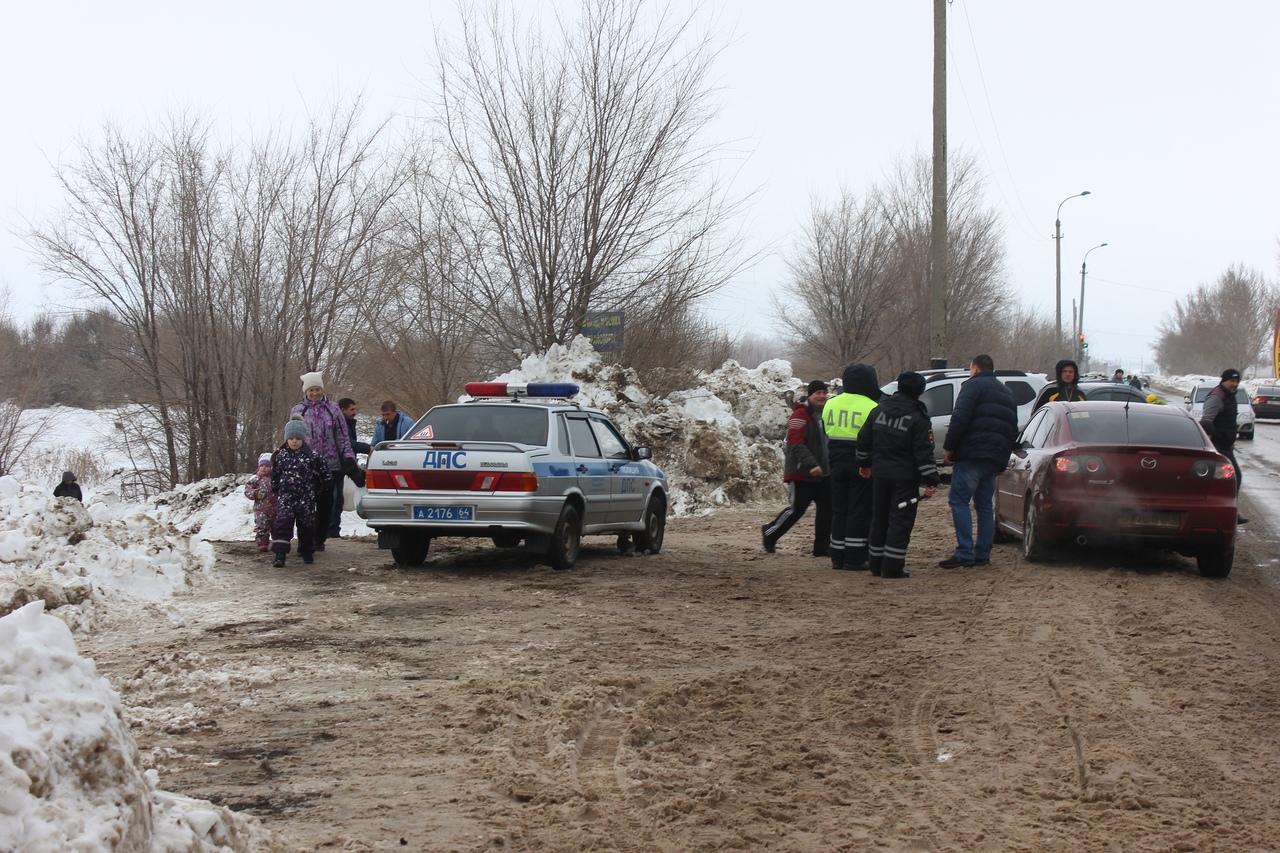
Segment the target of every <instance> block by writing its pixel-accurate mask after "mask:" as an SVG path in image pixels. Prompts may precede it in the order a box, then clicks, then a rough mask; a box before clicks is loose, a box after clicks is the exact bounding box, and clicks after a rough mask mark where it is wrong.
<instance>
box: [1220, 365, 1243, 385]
mask: <svg viewBox="0 0 1280 853" xmlns="http://www.w3.org/2000/svg"><path fill="white" fill-rule="evenodd" d="M1239 378H1240V371H1238V370H1236V369H1235V368H1234V367H1229V368H1227V369H1226V370H1224V371H1222V381H1223V382H1230V381H1231V380H1232V379H1239Z"/></svg>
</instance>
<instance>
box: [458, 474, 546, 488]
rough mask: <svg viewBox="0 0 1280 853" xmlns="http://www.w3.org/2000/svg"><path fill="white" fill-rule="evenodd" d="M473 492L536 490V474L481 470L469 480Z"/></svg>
mask: <svg viewBox="0 0 1280 853" xmlns="http://www.w3.org/2000/svg"><path fill="white" fill-rule="evenodd" d="M471 491H473V492H536V491H538V476H537V475H536V474H531V473H529V472H524V473H507V474H491V473H488V472H481V473H479V474H476V478H475V479H474V480H473V481H472V482H471Z"/></svg>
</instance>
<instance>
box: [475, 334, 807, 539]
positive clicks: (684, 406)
mask: <svg viewBox="0 0 1280 853" xmlns="http://www.w3.org/2000/svg"><path fill="white" fill-rule="evenodd" d="M570 380H572V381H574V382H576V383H577V384H578V385H579V387H580V388H581V390H580V391H579V394H578V397H577V398H576V399H577V400H578V401H579V402H581V403H582V404H584V405H587V406H590V407H592V408H597V409H601V410H603V411H605V412H608V413H609V416H610V417H611V418H612V419H613V421H614V422H615V423H616V424H617V425H618V427H619V429H621V430H622V431H623V432H624V433H625V434H626V436H627V438H628V439H629V440H630V441H631V442H632V443H633V444H635V445H638V446H643V447H648V448H650V449H651V450H652V451H653V458H654V462H656V463H657V464H658V466H659V467H660V468H662V470H663V472H664V473H665V474H666V475H667V479H668V483H669V486H670V491H671V499H672V510H673V511H674V512H675V513H676V514H677V515H686V514H690V513H695V512H699V511H704V510H706V509H709V508H712V507H715V506H722V505H725V504H727V503H730V502H734V503H739V502H746V501H753V500H782V499H784V498H785V492H784V490H783V488H782V442H783V439H784V438H785V436H786V424H787V418H788V416H789V415H790V413H791V410H790V407H789V406H788V405H787V402H786V395H787V394H788V392H790V393H792V394H800V393H803V390H804V383H803V382H801V381H800V380H798V379H796V378H795V377H794V376H792V374H791V365H790V363H789V362H786V361H781V360H774V361H767V362H765V363H764V364H762V365H760V366H759V367H757V368H755V369H754V370H749V369H747V368H744V367H742V366H741V365H740V364H738V363H737V362H736V361H728V362H725V364H724V365H722V366H721V367H720V368H718V369H717V370H714V371H712V372H710V373H702V374H699V385H698V387H696V388H691V389H687V390H683V391H675V392H673V393H671V394H669V395H667V397H666V398H654V397H653V396H652V395H650V394H649V393H648V392H647V391H645V389H644V388H643V387H642V386H641V384H640V381H639V378H638V377H637V376H636V372H635V371H634V370H632V369H629V368H623V367H620V366H618V365H609V364H604V363H603V362H602V361H601V360H600V356H599V355H598V354H597V353H596V352H595V351H594V350H593V349H592V348H591V343H590V342H589V341H588V340H587V339H586V338H583V337H578V338H575V339H574V340H573V341H572V342H571V343H570V344H569V346H567V347H566V346H560V345H553V346H552V347H551V348H550V349H549V350H548V351H547V352H546V353H544V354H540V355H531V356H529V357H527V358H525V359H524V361H523V362H521V364H520V367H519V368H517V369H516V370H512V371H510V372H508V373H505V374H503V375H501V376H498V377H496V379H495V381H498V382H564V381H570Z"/></svg>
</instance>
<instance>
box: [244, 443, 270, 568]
mask: <svg viewBox="0 0 1280 853" xmlns="http://www.w3.org/2000/svg"><path fill="white" fill-rule="evenodd" d="M244 496H245V497H246V498H248V499H249V500H251V501H253V538H254V540H255V541H257V543H258V550H259V551H265V550H267V549H268V548H270V547H271V528H272V527H274V526H275V523H276V493H275V492H273V491H272V490H271V454H270V453H263V454H261V455H259V456H258V473H256V474H254V475H253V476H252V477H250V478H249V482H247V483H245V485H244Z"/></svg>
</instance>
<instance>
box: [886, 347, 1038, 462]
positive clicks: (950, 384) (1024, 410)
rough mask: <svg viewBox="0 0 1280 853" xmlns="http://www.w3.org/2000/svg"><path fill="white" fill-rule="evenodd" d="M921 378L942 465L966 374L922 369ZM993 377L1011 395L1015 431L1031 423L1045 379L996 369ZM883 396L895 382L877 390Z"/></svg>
mask: <svg viewBox="0 0 1280 853" xmlns="http://www.w3.org/2000/svg"><path fill="white" fill-rule="evenodd" d="M918 372H919V373H920V374H921V375H922V376H924V381H925V386H924V393H923V394H921V395H920V402H921V403H924V408H925V411H927V412H928V413H929V420H930V421H932V422H933V455H934V458H935V459H936V460H937V462H938V464H939V465H941V464H942V452H943V451H942V445H943V444H944V443H945V442H946V440H947V428H948V427H950V426H951V412H952V411H953V410H954V409H955V406H956V395H957V394H959V393H960V386H961V385H963V384H964V383H965V382H967V381H968V380H969V371H968V370H961V369H948V370H937V369H932V370H921V371H918ZM996 377H997V378H998V379H999V380H1000V381H1001V382H1003V383H1004V384H1005V387H1006V388H1008V389H1009V390H1010V391H1011V392H1012V393H1013V402H1015V403H1017V404H1018V429H1022V428H1023V427H1024V426H1026V425H1027V421H1029V420H1031V412H1032V410H1033V408H1034V407H1035V402H1036V395H1037V394H1038V393H1040V389H1041V388H1043V387H1044V386H1045V385H1046V384H1047V382H1048V380H1047V379H1046V378H1045V375H1044V374H1043V373H1027V372H1025V371H1022V370H997V371H996ZM880 390H881V391H883V392H884V393H885V394H886V395H889V394H892V393H893V392H894V391H897V390H898V383H897V381H896V380H895V381H893V382H890V383H889V384H888V385H884V386H882V387H881V389H880Z"/></svg>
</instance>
